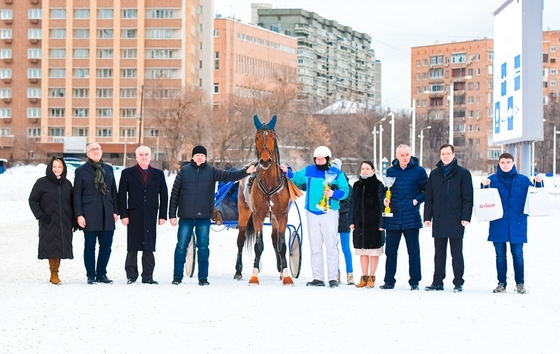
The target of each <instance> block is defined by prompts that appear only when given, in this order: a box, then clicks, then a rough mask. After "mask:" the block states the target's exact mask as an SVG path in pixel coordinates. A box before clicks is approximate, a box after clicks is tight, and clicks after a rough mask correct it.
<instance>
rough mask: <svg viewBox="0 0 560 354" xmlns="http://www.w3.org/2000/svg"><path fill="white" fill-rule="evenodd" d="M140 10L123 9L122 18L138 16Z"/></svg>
mask: <svg viewBox="0 0 560 354" xmlns="http://www.w3.org/2000/svg"><path fill="white" fill-rule="evenodd" d="M137 17H138V10H136V9H123V10H122V18H137Z"/></svg>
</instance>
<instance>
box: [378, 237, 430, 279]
mask: <svg viewBox="0 0 560 354" xmlns="http://www.w3.org/2000/svg"><path fill="white" fill-rule="evenodd" d="M386 231H387V243H386V245H385V255H386V256H387V259H386V261H385V279H384V281H385V283H386V284H388V285H395V283H396V281H397V280H396V279H395V274H396V273H397V254H398V251H399V243H400V242H401V235H404V240H405V241H406V248H407V249H408V274H409V276H410V279H409V280H408V284H410V285H418V283H419V282H420V280H422V275H421V274H422V273H421V269H420V243H419V242H418V235H419V233H420V229H406V230H386Z"/></svg>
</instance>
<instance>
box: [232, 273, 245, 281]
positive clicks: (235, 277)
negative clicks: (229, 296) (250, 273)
mask: <svg viewBox="0 0 560 354" xmlns="http://www.w3.org/2000/svg"><path fill="white" fill-rule="evenodd" d="M233 279H235V280H241V279H243V275H241V274H235V275H234V276H233Z"/></svg>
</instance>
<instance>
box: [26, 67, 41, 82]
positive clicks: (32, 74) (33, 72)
mask: <svg viewBox="0 0 560 354" xmlns="http://www.w3.org/2000/svg"><path fill="white" fill-rule="evenodd" d="M27 78H28V79H40V78H41V69H36V68H28V69H27Z"/></svg>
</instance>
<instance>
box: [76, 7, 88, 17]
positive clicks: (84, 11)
mask: <svg viewBox="0 0 560 354" xmlns="http://www.w3.org/2000/svg"><path fill="white" fill-rule="evenodd" d="M74 18H75V19H88V18H89V9H76V10H74Z"/></svg>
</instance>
